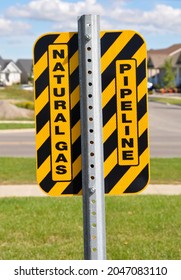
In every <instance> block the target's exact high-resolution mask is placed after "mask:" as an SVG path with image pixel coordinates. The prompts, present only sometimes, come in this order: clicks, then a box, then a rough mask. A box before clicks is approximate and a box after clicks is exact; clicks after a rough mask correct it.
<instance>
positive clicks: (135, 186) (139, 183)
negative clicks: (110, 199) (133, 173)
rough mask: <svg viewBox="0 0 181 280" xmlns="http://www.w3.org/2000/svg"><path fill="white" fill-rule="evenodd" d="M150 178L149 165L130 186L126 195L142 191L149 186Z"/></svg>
mask: <svg viewBox="0 0 181 280" xmlns="http://www.w3.org/2000/svg"><path fill="white" fill-rule="evenodd" d="M148 178H149V167H148V164H147V165H146V166H145V168H144V169H143V170H142V171H141V172H140V174H139V175H138V176H137V177H136V179H135V180H134V181H133V182H132V183H131V184H130V185H129V187H128V188H127V189H126V190H125V191H124V193H135V192H139V191H141V190H142V189H143V188H144V187H145V186H146V184H147V182H148Z"/></svg>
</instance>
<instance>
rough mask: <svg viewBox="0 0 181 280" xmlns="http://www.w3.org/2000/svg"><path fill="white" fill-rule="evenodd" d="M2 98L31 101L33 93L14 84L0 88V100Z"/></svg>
mask: <svg viewBox="0 0 181 280" xmlns="http://www.w3.org/2000/svg"><path fill="white" fill-rule="evenodd" d="M4 99H13V100H21V101H22V100H24V101H25V100H27V101H33V100H34V93H33V91H25V90H23V89H21V88H20V86H19V85H14V86H11V87H5V88H4V89H1V90H0V100H4Z"/></svg>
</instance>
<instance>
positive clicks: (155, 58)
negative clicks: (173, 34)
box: [148, 44, 181, 68]
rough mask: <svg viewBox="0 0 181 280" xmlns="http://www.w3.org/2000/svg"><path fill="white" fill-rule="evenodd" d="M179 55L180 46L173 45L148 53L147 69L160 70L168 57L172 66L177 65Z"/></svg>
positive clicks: (180, 51)
mask: <svg viewBox="0 0 181 280" xmlns="http://www.w3.org/2000/svg"><path fill="white" fill-rule="evenodd" d="M180 54H181V44H175V45H172V46H170V47H168V48H165V49H157V50H154V49H151V50H149V51H148V67H150V68H151V67H153V68H160V67H162V66H163V64H164V62H165V60H166V59H167V58H168V57H172V65H175V64H178V59H179V58H180Z"/></svg>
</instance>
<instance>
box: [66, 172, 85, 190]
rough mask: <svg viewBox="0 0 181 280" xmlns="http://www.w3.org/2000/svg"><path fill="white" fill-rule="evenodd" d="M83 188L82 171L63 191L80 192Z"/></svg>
mask: <svg viewBox="0 0 181 280" xmlns="http://www.w3.org/2000/svg"><path fill="white" fill-rule="evenodd" d="M81 189H82V172H79V173H78V175H77V176H76V177H75V178H74V179H73V181H72V182H71V183H70V184H69V185H68V187H67V188H66V189H65V190H64V191H63V192H62V194H78V193H79V192H80V190H81Z"/></svg>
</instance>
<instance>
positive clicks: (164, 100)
mask: <svg viewBox="0 0 181 280" xmlns="http://www.w3.org/2000/svg"><path fill="white" fill-rule="evenodd" d="M149 100H150V101H156V102H162V103H169V104H173V105H181V98H179V99H178V98H174V97H172V98H171V97H169V98H166V97H149Z"/></svg>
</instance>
